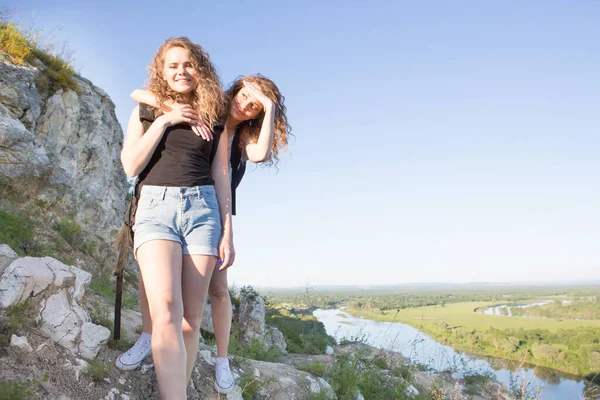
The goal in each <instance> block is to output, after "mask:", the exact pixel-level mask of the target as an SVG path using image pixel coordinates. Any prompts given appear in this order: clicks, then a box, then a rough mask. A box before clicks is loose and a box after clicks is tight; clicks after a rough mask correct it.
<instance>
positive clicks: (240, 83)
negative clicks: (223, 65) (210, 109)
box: [225, 74, 293, 166]
mask: <svg viewBox="0 0 600 400" xmlns="http://www.w3.org/2000/svg"><path fill="white" fill-rule="evenodd" d="M244 81H246V82H249V83H252V84H254V85H255V86H257V87H258V89H260V91H261V92H262V93H263V94H264V95H265V96H267V97H268V98H269V99H271V100H272V101H273V103H275V134H274V137H273V146H272V148H271V155H270V156H269V158H267V159H265V160H264V161H263V162H262V163H261V164H262V165H266V166H272V165H277V164H278V163H279V152H280V151H281V150H286V149H287V147H288V140H289V139H290V138H291V137H293V135H292V127H291V125H290V124H289V123H288V120H287V116H286V112H287V109H286V107H285V104H284V102H285V97H284V96H283V95H282V94H281V92H280V91H279V88H278V87H277V85H275V83H274V82H273V81H272V80H270V79H269V78H266V77H264V76H262V75H260V74H256V75H248V76H240V77H238V78H237V79H236V80H235V81H234V82H233V83H232V84H231V87H230V88H229V89H228V90H227V91H226V92H225V103H226V110H228V111H229V109H230V107H231V102H232V101H233V98H234V97H235V95H236V94H237V93H238V92H239V91H240V90H241V89H242V88H243V87H244ZM264 117H265V112H264V110H261V112H260V113H259V114H258V115H257V116H256V117H255V118H253V119H251V120H248V121H243V122H241V123H240V124H239V125H238V126H237V128H236V131H237V134H238V135H240V141H239V143H240V147H241V148H242V150H244V147H245V144H246V143H253V142H254V143H256V142H257V141H258V137H259V135H260V128H261V127H262V123H263V119H264Z"/></svg>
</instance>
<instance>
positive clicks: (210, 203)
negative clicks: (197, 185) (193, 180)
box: [200, 186, 219, 210]
mask: <svg viewBox="0 0 600 400" xmlns="http://www.w3.org/2000/svg"><path fill="white" fill-rule="evenodd" d="M200 195H201V198H202V202H203V203H204V204H205V205H206V207H208V208H210V209H211V210H218V209H219V201H218V200H217V194H216V192H215V189H214V187H213V186H209V187H202V188H201V190H200Z"/></svg>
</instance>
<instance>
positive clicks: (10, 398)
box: [0, 380, 37, 400]
mask: <svg viewBox="0 0 600 400" xmlns="http://www.w3.org/2000/svg"><path fill="white" fill-rule="evenodd" d="M36 398H37V396H36V394H35V391H34V390H33V388H32V387H31V384H30V383H29V382H24V381H20V380H11V381H4V382H0V400H31V399H36Z"/></svg>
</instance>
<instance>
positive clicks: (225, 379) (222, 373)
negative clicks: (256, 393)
mask: <svg viewBox="0 0 600 400" xmlns="http://www.w3.org/2000/svg"><path fill="white" fill-rule="evenodd" d="M215 368H216V369H217V371H216V372H217V376H218V377H219V378H221V379H220V380H221V383H223V384H225V385H226V386H230V385H231V384H233V375H232V374H231V369H230V368H229V363H227V362H224V363H217V364H216V365H215Z"/></svg>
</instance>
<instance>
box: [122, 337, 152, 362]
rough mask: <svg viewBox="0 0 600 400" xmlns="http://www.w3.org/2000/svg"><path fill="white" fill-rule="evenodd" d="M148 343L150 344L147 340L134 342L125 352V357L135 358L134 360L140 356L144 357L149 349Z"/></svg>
mask: <svg viewBox="0 0 600 400" xmlns="http://www.w3.org/2000/svg"><path fill="white" fill-rule="evenodd" d="M150 343H151V342H150V341H149V340H138V341H137V342H135V344H134V345H133V347H132V348H130V349H129V350H127V352H126V353H125V355H126V356H127V357H132V356H135V358H139V357H141V356H142V355H144V353H146V352H147V351H148V349H149V348H150V347H151V344H150Z"/></svg>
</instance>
